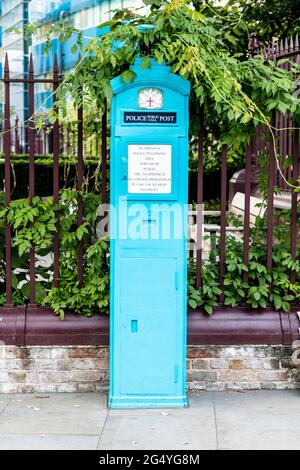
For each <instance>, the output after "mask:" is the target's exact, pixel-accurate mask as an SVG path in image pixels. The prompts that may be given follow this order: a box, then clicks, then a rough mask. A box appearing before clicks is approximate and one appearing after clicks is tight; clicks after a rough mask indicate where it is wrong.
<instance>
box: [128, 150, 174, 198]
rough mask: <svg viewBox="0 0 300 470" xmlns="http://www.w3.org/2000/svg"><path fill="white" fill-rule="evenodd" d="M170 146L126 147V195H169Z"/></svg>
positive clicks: (170, 185)
mask: <svg viewBox="0 0 300 470" xmlns="http://www.w3.org/2000/svg"><path fill="white" fill-rule="evenodd" d="M171 179H172V145H164V144H163V145H161V144H157V145H150V144H149V145H140V144H134V145H133V144H130V145H128V193H130V194H171V192H172V189H171V188H172V183H171Z"/></svg>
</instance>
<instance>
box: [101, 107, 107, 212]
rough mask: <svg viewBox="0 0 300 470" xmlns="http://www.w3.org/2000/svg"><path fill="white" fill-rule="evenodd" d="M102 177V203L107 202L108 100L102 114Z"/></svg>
mask: <svg viewBox="0 0 300 470" xmlns="http://www.w3.org/2000/svg"><path fill="white" fill-rule="evenodd" d="M101 142H102V151H101V153H102V166H101V170H102V178H101V201H102V204H106V202H107V101H106V99H105V102H104V110H103V115H102V140H101Z"/></svg>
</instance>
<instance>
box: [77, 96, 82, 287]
mask: <svg viewBox="0 0 300 470" xmlns="http://www.w3.org/2000/svg"><path fill="white" fill-rule="evenodd" d="M77 132H78V134H77V138H78V142H77V151H78V170H77V189H78V191H79V195H78V215H77V225H78V227H80V225H82V224H83V199H82V194H80V193H81V191H82V188H83V108H82V104H81V105H80V106H79V108H78V129H77ZM77 256H78V282H79V286H80V287H81V286H82V285H83V244H82V242H80V243H79V247H78V255H77Z"/></svg>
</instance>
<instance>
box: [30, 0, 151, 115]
mask: <svg viewBox="0 0 300 470" xmlns="http://www.w3.org/2000/svg"><path fill="white" fill-rule="evenodd" d="M141 6H142V0H55V1H53V0H31V2H30V9H29V17H30V22H37V23H38V24H39V25H40V30H39V33H38V35H37V36H35V37H33V38H32V47H31V51H32V53H33V58H34V68H35V74H36V75H37V76H39V77H47V76H50V75H51V74H52V71H53V64H54V57H55V55H57V57H58V62H59V68H60V71H61V73H63V74H64V73H66V72H67V71H68V70H71V69H72V68H73V67H74V66H75V65H76V63H77V61H78V54H73V53H72V46H73V45H74V43H75V41H76V37H75V36H74V37H72V38H70V39H69V40H68V41H64V42H63V41H59V39H58V38H57V37H55V36H54V37H53V38H52V39H51V49H50V51H49V52H48V53H47V54H45V48H46V40H45V36H46V34H47V33H48V32H49V29H50V27H51V25H52V24H54V23H57V22H58V21H64V22H66V23H68V24H71V25H72V26H74V28H76V29H78V30H81V31H82V33H83V44H87V43H88V42H89V41H90V40H91V39H93V38H95V37H97V36H100V35H101V34H103V33H104V32H105V30H104V29H103V28H99V25H100V24H101V23H103V22H105V21H108V20H109V19H110V18H111V17H112V16H113V14H114V10H117V9H122V8H137V7H141ZM107 30H108V28H107ZM50 96H51V91H50V90H49V89H47V87H45V86H43V85H40V86H39V89H38V90H37V91H36V103H35V105H36V107H37V108H38V109H43V108H44V107H45V108H48V107H50V106H51V105H52V102H51V98H50Z"/></svg>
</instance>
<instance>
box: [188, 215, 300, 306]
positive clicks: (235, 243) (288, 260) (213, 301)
mask: <svg viewBox="0 0 300 470" xmlns="http://www.w3.org/2000/svg"><path fill="white" fill-rule="evenodd" d="M275 216H276V218H277V221H276V223H275V226H274V241H275V243H274V245H273V268H272V272H268V271H267V268H266V262H267V256H266V253H267V246H266V231H267V227H266V220H265V219H264V218H257V219H256V224H255V226H254V227H252V228H251V233H250V253H249V262H248V264H247V265H245V264H244V262H243V241H242V240H240V239H237V238H236V237H234V236H232V235H230V236H228V237H227V239H226V260H225V265H226V274H225V277H224V297H225V301H224V303H225V305H227V306H229V307H231V308H234V307H237V306H239V305H244V304H245V305H248V306H249V307H251V308H253V309H265V308H266V307H267V306H268V305H273V306H274V308H275V309H276V310H284V311H286V312H288V311H289V310H290V307H291V304H292V303H293V302H299V301H300V296H299V293H300V290H299V287H298V286H299V283H300V263H299V254H300V252H299V247H298V248H297V258H296V260H293V259H292V257H291V255H290V211H278V212H277V213H276V214H275ZM298 220H299V219H298ZM298 227H299V228H300V223H298ZM218 253H219V248H218V247H217V248H216V250H214V251H213V252H212V253H211V255H210V260H209V261H208V262H206V263H205V264H204V268H203V278H202V285H201V288H200V289H196V288H195V274H194V273H195V265H194V264H193V265H192V266H191V267H190V269H191V271H192V273H193V275H192V276H191V277H190V279H189V300H188V302H189V305H190V307H192V308H194V309H195V308H197V307H199V306H201V307H204V309H205V310H206V311H207V313H209V314H211V313H212V312H213V309H214V308H215V307H216V306H217V305H218V302H219V299H220V294H221V289H220V280H219V279H220V278H219V264H218V262H217V259H218ZM244 273H247V276H246V278H244V275H243V274H244ZM291 273H294V275H295V279H296V282H291V280H290V278H291ZM247 278H248V279H247ZM244 279H247V280H244ZM270 286H272V293H270V292H271V290H270Z"/></svg>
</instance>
